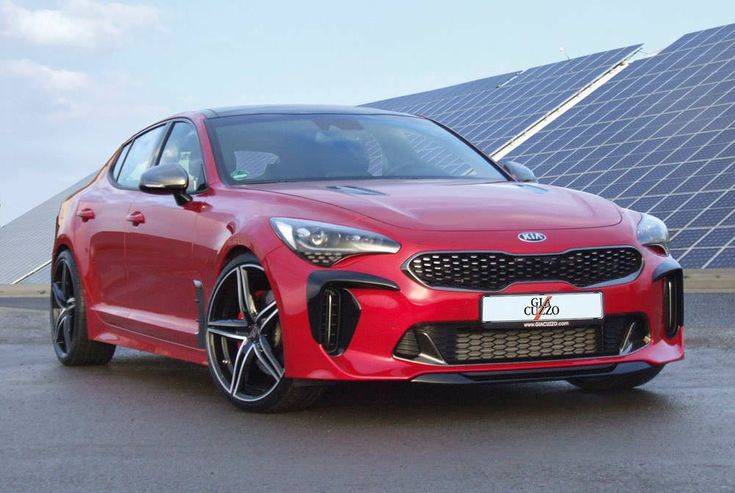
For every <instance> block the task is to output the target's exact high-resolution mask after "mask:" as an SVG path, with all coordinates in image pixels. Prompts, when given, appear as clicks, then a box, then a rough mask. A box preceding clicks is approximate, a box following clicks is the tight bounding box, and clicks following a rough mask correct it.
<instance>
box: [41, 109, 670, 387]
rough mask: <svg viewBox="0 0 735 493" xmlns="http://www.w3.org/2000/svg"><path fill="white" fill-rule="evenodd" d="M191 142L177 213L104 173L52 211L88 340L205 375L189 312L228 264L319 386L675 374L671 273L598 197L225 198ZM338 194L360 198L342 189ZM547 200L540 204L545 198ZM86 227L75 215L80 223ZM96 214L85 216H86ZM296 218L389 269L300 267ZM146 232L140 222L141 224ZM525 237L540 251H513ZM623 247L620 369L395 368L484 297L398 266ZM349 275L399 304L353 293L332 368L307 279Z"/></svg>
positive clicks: (381, 186)
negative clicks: (667, 295)
mask: <svg viewBox="0 0 735 493" xmlns="http://www.w3.org/2000/svg"><path fill="white" fill-rule="evenodd" d="M176 118H177V119H186V120H189V121H191V122H192V123H193V124H194V125H195V126H196V128H197V132H198V136H199V140H200V144H201V147H202V152H203V159H204V167H205V173H206V176H207V183H208V189H207V190H206V191H205V192H203V193H201V194H197V195H195V196H194V200H193V201H192V202H189V203H187V204H186V205H184V206H179V205H177V204H176V203H175V202H174V200H173V198H171V197H169V196H153V195H147V194H145V193H143V192H140V191H135V190H122V189H119V188H117V187H115V186H114V185H113V184H112V182H111V180H110V178H109V174H108V171H109V168H110V167H111V166H112V165H113V163H114V159H111V160H110V162H108V163H107V164H106V165H105V167H104V168H103V169H102V171H101V172H100V173H99V174H98V175H97V177H96V178H95V179H94V180H93V181H92V183H90V184H89V185H88V186H87V187H85V188H84V189H82V190H81V191H79V192H77V193H76V194H74V195H73V196H71V197H70V198H69V199H67V200H66V202H65V203H64V204H63V205H62V207H61V211H60V213H59V217H58V222H57V234H56V240H55V245H54V252H55V253H56V252H58V251H59V250H60V249H62V248H68V249H69V250H71V252H72V254H73V255H74V258H75V260H76V263H77V265H78V268H79V271H80V275H81V279H82V284H83V288H84V291H85V294H86V301H87V305H86V309H87V317H88V319H87V320H88V336H89V337H90V338H92V339H94V340H97V341H102V342H108V343H112V344H116V345H120V346H127V347H131V348H135V349H139V350H143V351H148V352H152V353H157V354H161V355H165V356H169V357H172V358H178V359H182V360H187V361H192V362H195V363H199V364H203V365H205V364H206V363H207V356H206V351H205V350H204V349H202V348H201V347H200V346H199V345H198V344H197V336H196V334H197V330H198V325H197V317H198V311H197V309H198V307H197V305H196V303H195V293H194V290H193V288H192V281H193V280H200V281H201V282H202V284H203V286H204V295H205V298H206V299H209V296H210V295H211V290H212V288H213V284H214V282H215V280H216V278H217V276H218V274H219V272H220V271H221V269H222V267H223V265H224V264H225V263H226V260H227V259H228V257H229V256H230V255H231V254H232V252H233V251H235V250H236V249H238V250H245V249H246V250H248V251H251V252H252V253H253V254H255V255H256V256H257V257H258V258H259V259H260V261H261V263H262V265H263V266H264V268H265V270H266V273H267V275H268V277H269V279H270V281H271V284H272V286H273V288H274V291H275V295H276V300H277V302H278V305H279V317H280V322H281V325H282V327H283V331H284V341H285V358H286V361H285V369H286V376H287V377H292V378H304V379H325V380H410V379H412V378H415V377H417V376H419V375H426V374H431V373H445V372H488V371H496V370H497V371H501V370H518V369H537V368H553V367H575V366H582V365H597V364H607V363H619V362H629V361H641V362H647V363H650V364H655V365H660V364H664V363H668V362H672V361H676V360H679V359H681V358H683V355H684V343H683V328H682V329H681V330H679V331H678V332H677V334H676V335H675V336H674V337H672V338H667V337H666V336H665V334H664V331H663V317H664V315H663V308H662V302H661V300H662V296H663V284H662V281H661V280H658V281H653V280H652V279H653V277H654V271H655V270H656V268H657V267H658V266H659V265H661V264H662V263H663V262H665V261H666V260H667V257H666V256H665V255H663V254H662V252H661V251H659V250H657V249H655V248H649V247H644V246H642V245H640V244H639V243H638V241H637V239H636V217H634V216H632V215H631V214H630V213H627V212H624V211H623V210H622V209H620V208H619V207H617V206H616V205H614V204H612V203H611V202H608V201H606V200H604V199H601V198H599V197H596V196H593V195H589V194H586V193H581V192H574V191H570V190H566V189H562V188H557V187H553V186H548V185H534V186H529V185H526V184H521V183H517V182H507V183H477V184H474V183H464V182H456V181H453V180H446V181H437V180H415V179H414V180H405V181H404V180H380V181H379V182H376V183H371V184H370V188H371V189H374V190H377V191H380V192H383V193H384V194H385V195H374V196H371V195H349V194H344V193H339V192H338V191H335V190H333V189H329V188H328V187H327V185H333V184H334V182H328V183H327V182H300V183H271V184H262V185H250V186H247V187H236V186H229V185H226V184H225V183H223V181H222V180H221V179H220V177H219V175H218V170H217V167H216V165H215V158H214V154H213V152H212V147H211V145H210V141H209V137H208V134H207V130H206V127H205V125H204V121H205V119H206V116H205V114H204V113H189V114H183V115H178V116H177V117H176ZM340 184H341V185H346V186H350V185H353V186H364V183H363V182H360V181H353V182H350V181H349V180H345V181H342V182H340ZM540 190H541V191H542V193H539V191H540ZM82 211H84V212H83V213H82ZM90 212H91V214H90ZM272 217H291V218H302V219H310V220H318V221H322V222H328V223H335V224H341V225H348V226H353V227H358V228H363V229H367V230H371V231H374V232H377V233H380V234H383V235H385V236H387V237H389V238H393V239H396V240H397V241H399V242H400V243H401V245H402V246H401V249H400V251H399V252H398V253H396V254H381V255H365V256H355V257H350V258H347V259H345V260H343V261H341V262H339V263H338V264H337V265H335V266H333V267H329V268H322V267H317V266H315V265H312V264H311V263H309V262H307V261H305V260H303V259H301V258H299V257H298V256H296V254H294V253H293V252H292V251H291V250H290V249H289V248H287V247H286V246H285V245H284V244H283V242H282V241H281V240H280V239H279V238H278V237H277V236H276V234H275V233H274V231H273V228H272V227H271V225H270V223H269V220H270V218H272ZM141 220H144V221H141ZM524 231H539V232H542V233H544V234H546V236H547V238H548V239H547V241H545V242H543V243H525V242H521V241H519V240H518V234H519V233H521V232H524ZM611 245H630V246H633V247H635V248H636V249H637V250H639V251H640V253H641V254H642V256H643V268H642V270H641V272H640V273H639V275H638V276H637V277H636V279H635V280H633V281H631V282H627V283H624V284H618V285H613V286H607V287H597V288H594V289H589V290H590V291H601V292H602V293H603V300H604V312H605V314H606V315H609V314H616V313H628V312H640V313H643V314H645V315H646V316H647V317H648V320H649V322H650V330H651V341H650V342H649V343H648V344H647V345H646V346H645V347H643V348H642V349H639V350H637V351H635V352H633V353H631V354H628V355H625V356H615V357H605V358H578V359H569V360H555V361H528V362H514V363H493V364H472V365H452V366H451V367H448V366H441V365H430V364H425V363H419V362H414V361H407V360H404V359H400V358H396V357H394V356H393V349H394V348H395V346H396V344H397V342H398V340H399V339H400V338H401V336H402V335H403V334H404V333H405V331H406V330H407V329H408V328H409V327H411V326H412V325H414V324H416V323H420V322H426V321H432V322H440V321H458V320H460V321H461V320H468V321H477V320H478V317H479V306H480V300H481V298H482V296H483V295H485V294H486V293H482V292H461V291H444V290H436V289H430V288H427V287H425V286H423V285H422V284H419V283H418V282H416V281H415V280H413V279H411V278H409V277H408V276H407V275H405V274H404V273H403V272H402V270H401V266H402V264H403V263H404V262H405V261H406V260H407V259H408V258H410V257H411V256H412V255H414V254H416V253H419V252H426V251H435V250H493V251H503V252H509V253H518V254H530V253H553V252H563V251H565V250H569V249H576V248H584V247H595V246H611ZM329 269H332V270H340V269H341V270H349V271H351V272H362V273H368V274H372V275H376V276H380V277H382V278H385V279H389V280H391V281H393V282H395V283H396V284H397V285H398V286H399V288H400V290H398V291H388V290H377V289H368V288H365V289H357V288H355V289H351V292H352V293H353V295H354V296H355V298H356V299H357V301H358V303H359V305H360V307H361V309H362V315H361V318H360V321H359V324H358V326H357V329H356V331H355V334H354V337H353V339H352V341H351V343H350V345H349V347H348V349H347V350H346V351H345V352H344V353H343V354H341V355H339V356H330V355H328V354H327V353H326V352H325V351H324V350H323V349H322V347H321V346H319V345H318V344H317V343H315V341H314V339H313V338H312V336H311V333H310V331H309V321H308V313H307V306H306V285H307V277H308V276H309V274H310V273H312V272H314V271H316V270H329ZM579 291H585V289H580V288H576V287H573V286H571V285H569V284H567V283H564V282H539V283H518V284H513V285H511V286H509V287H507V288H505V289H504V290H502V291H501V292H500V293H501V294H511V293H513V294H517V293H564V292H579Z"/></svg>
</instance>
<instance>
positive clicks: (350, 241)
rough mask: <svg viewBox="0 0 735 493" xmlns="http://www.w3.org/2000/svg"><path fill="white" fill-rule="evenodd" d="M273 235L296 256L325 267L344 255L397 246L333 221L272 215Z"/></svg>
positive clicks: (375, 235)
mask: <svg viewBox="0 0 735 493" xmlns="http://www.w3.org/2000/svg"><path fill="white" fill-rule="evenodd" d="M271 225H272V226H273V229H274V230H275V231H276V234H277V235H278V236H279V237H280V238H281V239H282V240H283V242H284V243H286V245H288V247H289V248H290V249H291V250H293V251H294V252H296V254H297V255H299V256H301V257H302V258H304V259H306V260H308V261H309V262H311V263H313V264H316V265H321V266H325V267H328V266H330V265H333V264H335V263H336V262H339V261H340V260H342V259H343V258H345V257H349V256H352V255H361V254H366V253H396V252H397V251H398V250H400V248H401V245H400V244H399V243H397V242H395V241H393V240H391V239H390V238H387V237H385V236H383V235H380V234H378V233H373V232H372V231H365V230H362V229H355V228H349V227H347V226H338V225H336V224H328V223H321V222H317V221H306V220H304V219H290V218H285V217H274V218H272V219H271Z"/></svg>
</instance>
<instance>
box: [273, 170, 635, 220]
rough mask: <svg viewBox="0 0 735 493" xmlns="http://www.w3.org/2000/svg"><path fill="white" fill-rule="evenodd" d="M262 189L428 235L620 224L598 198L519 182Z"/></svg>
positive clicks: (283, 185) (609, 206)
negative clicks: (428, 233) (313, 201)
mask: <svg viewBox="0 0 735 493" xmlns="http://www.w3.org/2000/svg"><path fill="white" fill-rule="evenodd" d="M264 188H267V189H268V190H269V191H271V192H276V193H280V194H285V195H291V196H296V197H301V198H305V199H310V200H315V201H319V202H323V203H326V204H330V205H333V206H337V207H340V208H342V209H347V210H350V211H353V212H355V213H358V214H361V215H364V216H367V217H369V218H371V219H374V220H376V221H380V222H383V223H386V224H390V225H393V226H398V227H401V228H408V229H417V230H424V231H493V230H497V231H501V230H554V229H578V228H595V227H605V226H612V225H615V224H618V223H619V222H620V221H621V220H622V216H621V214H620V209H619V208H618V206H616V205H615V204H613V203H612V202H609V201H607V200H605V199H603V198H600V197H597V196H595V195H590V194H587V193H583V192H577V191H574V190H568V189H565V188H559V187H553V186H548V185H538V184H525V183H517V182H502V183H477V182H466V181H460V180H452V181H444V180H442V181H437V180H402V181H392V180H391V181H383V180H380V181H375V182H369V183H366V182H365V181H351V182H340V183H336V182H311V183H305V182H300V183H278V184H270V185H267V186H265V187H264ZM309 219H317V218H309Z"/></svg>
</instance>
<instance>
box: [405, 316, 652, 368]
mask: <svg viewBox="0 0 735 493" xmlns="http://www.w3.org/2000/svg"><path fill="white" fill-rule="evenodd" d="M647 338H648V325H647V323H646V321H645V318H644V317H643V316H641V315H638V314H625V315H611V316H607V317H605V319H604V321H603V324H602V327H600V326H595V325H590V326H579V327H553V328H537V329H526V328H518V329H515V328H514V329H497V328H488V327H486V326H484V325H483V324H481V323H479V322H477V323H475V322H466V323H461V322H458V323H436V324H420V325H417V326H415V327H412V328H411V329H409V330H408V331H407V332H406V333H405V334H404V336H403V337H402V338H401V340H400V341H399V342H398V344H397V345H396V348H395V351H394V354H395V355H396V356H399V357H402V358H408V359H419V358H421V357H425V356H429V357H430V358H431V359H432V360H433V361H439V362H442V361H443V362H444V363H447V364H464V363H494V362H504V361H506V362H507V361H532V360H547V359H567V358H579V357H591V356H612V355H618V354H621V352H630V351H632V350H635V349H638V348H640V347H642V346H643V345H644V344H645V343H647V342H648V339H647Z"/></svg>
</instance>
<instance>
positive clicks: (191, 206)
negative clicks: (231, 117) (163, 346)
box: [125, 121, 207, 346]
mask: <svg viewBox="0 0 735 493" xmlns="http://www.w3.org/2000/svg"><path fill="white" fill-rule="evenodd" d="M158 161H159V163H160V164H177V165H180V166H182V167H184V169H186V171H187V172H188V173H189V189H188V193H189V194H190V196H192V197H193V200H192V201H190V202H188V203H186V204H184V205H177V203H176V200H175V199H174V197H172V196H169V195H150V194H145V193H139V194H138V196H137V198H136V200H135V202H134V203H133V206H132V209H131V215H133V216H135V217H137V218H138V220H139V222H137V223H135V222H133V223H130V224H129V225H128V229H127V235H126V238H125V242H126V257H127V258H126V266H127V278H128V286H129V288H130V294H131V296H130V301H129V306H130V308H131V312H130V323H131V329H133V330H135V331H137V332H140V333H143V334H145V335H148V336H152V337H155V338H158V339H164V340H167V341H172V342H176V343H178V344H184V345H187V346H196V331H197V322H196V319H197V305H196V303H195V301H194V300H195V291H194V280H195V279H201V275H200V272H199V268H198V266H197V265H194V262H193V258H192V257H193V243H194V239H195V237H196V223H197V216H198V214H199V211H200V210H201V205H202V203H201V202H200V201H198V200H197V198H198V197H199V196H200V194H201V193H202V192H204V191H205V190H206V187H207V186H206V180H205V178H204V172H203V166H202V152H201V147H200V144H199V139H198V136H197V131H196V128H195V127H194V125H192V124H191V123H190V122H188V121H176V122H174V123H173V124H172V125H171V126H170V128H169V129H168V131H167V136H166V139H165V142H164V144H163V147H162V151H161V153H160V157H159V159H158Z"/></svg>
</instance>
